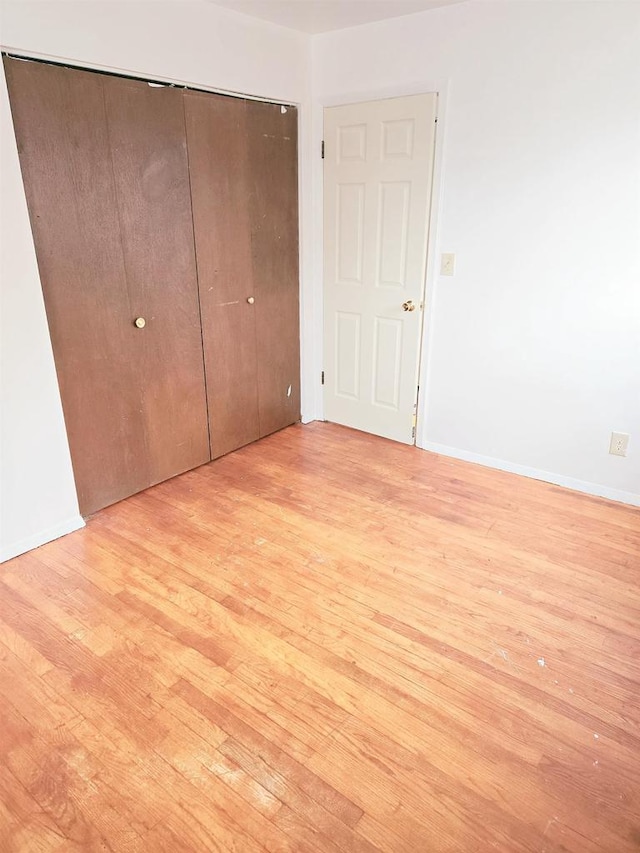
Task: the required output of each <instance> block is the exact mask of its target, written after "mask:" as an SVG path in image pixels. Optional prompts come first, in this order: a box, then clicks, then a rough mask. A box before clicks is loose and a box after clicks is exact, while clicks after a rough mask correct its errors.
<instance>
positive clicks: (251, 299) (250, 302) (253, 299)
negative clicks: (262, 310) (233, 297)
mask: <svg viewBox="0 0 640 853" xmlns="http://www.w3.org/2000/svg"><path fill="white" fill-rule="evenodd" d="M255 301H256V300H255V297H253V296H248V297H247V302H248V303H249V305H253V303H254V302H255Z"/></svg>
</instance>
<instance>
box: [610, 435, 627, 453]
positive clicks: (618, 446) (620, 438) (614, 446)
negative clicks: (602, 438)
mask: <svg viewBox="0 0 640 853" xmlns="http://www.w3.org/2000/svg"><path fill="white" fill-rule="evenodd" d="M628 447H629V436H628V435H627V433H626V432H612V433H611V443H610V444H609V453H610V454H611V455H612V456H626V455H627V448H628Z"/></svg>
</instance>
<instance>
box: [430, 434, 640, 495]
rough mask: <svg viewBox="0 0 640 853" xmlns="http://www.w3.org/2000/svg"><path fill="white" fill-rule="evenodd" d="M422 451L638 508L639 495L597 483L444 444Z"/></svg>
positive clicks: (431, 443) (431, 444)
mask: <svg viewBox="0 0 640 853" xmlns="http://www.w3.org/2000/svg"><path fill="white" fill-rule="evenodd" d="M419 446H420V448H421V449H422V450H429V451H431V452H432V453H439V454H440V455H441V456H451V457H453V458H454V459H462V460H464V461H465V462H475V463H477V464H478V465H484V466H485V467H487V468H497V469H498V470H499V471H508V472H509V473H510V474H520V475H521V476H523V477H531V479H532V480H543V481H544V482H545V483H553V485H554V486H564V488H565V489H573V490H574V491H575V492H584V494H587V495H595V496H596V497H598V498H608V500H610V501H618V502H619V503H623V504H630V505H631V506H640V495H636V494H634V493H633V492H625V491H623V490H622V489H610V488H609V487H608V486H601V485H599V484H598V483H589V482H587V481H585V480H574V479H573V478H572V477H565V476H563V475H562V474H552V473H551V472H550V471H539V470H538V469H537V468H528V467H527V466H526V465H517V464H516V463H515V462H505V461H504V460H503V459H494V458H493V457H492V456H481V455H480V454H479V453H471V452H470V451H468V450H458V448H457V447H449V446H448V445H446V444H435V443H434V442H432V441H425V442H424V443H423V444H421V445H419Z"/></svg>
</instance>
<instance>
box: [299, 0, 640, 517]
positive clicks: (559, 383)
mask: <svg viewBox="0 0 640 853" xmlns="http://www.w3.org/2000/svg"><path fill="white" fill-rule="evenodd" d="M313 53H314V58H313V66H314V82H313V92H314V97H315V102H316V107H315V109H316V113H315V125H314V133H315V135H316V138H318V137H319V134H320V133H321V124H320V121H321V118H320V116H321V107H322V106H323V105H333V104H337V103H346V102H349V101H358V100H366V99H368V98H375V97H382V96H392V95H400V94H406V93H412V92H418V91H436V90H439V91H441V92H442V93H443V98H442V99H441V100H442V101H443V110H442V114H441V121H440V123H439V129H438V137H439V142H438V145H439V151H438V162H437V170H438V177H439V194H438V198H437V199H436V201H437V204H438V206H439V209H438V211H437V231H436V235H435V250H436V252H442V251H446V252H455V254H456V275H455V277H453V278H440V279H439V278H438V277H437V275H435V273H434V272H432V274H431V275H430V277H429V280H428V294H427V297H428V301H429V334H428V341H427V343H428V346H427V348H426V354H425V364H424V368H425V370H424V371H423V378H422V391H421V398H422V412H421V421H420V433H419V440H420V443H421V446H425V447H427V448H429V449H434V450H438V451H440V452H444V453H448V454H450V455H455V456H461V457H463V458H470V459H475V460H477V461H483V462H486V463H488V464H493V465H496V466H498V467H504V468H507V469H510V470H516V471H520V472H521V473H528V474H531V475H533V476H539V477H542V478H544V479H549V480H551V481H553V482H559V483H563V484H565V485H570V486H574V487H576V488H581V489H583V490H585V491H589V492H593V493H595V494H603V495H606V496H610V497H613V498H616V499H619V500H626V501H629V502H631V503H640V61H639V57H640V4H639V3H637V2H635V1H634V2H628V3H627V2H553V0H550V2H514V0H508V2H491V0H483V2H465V3H461V4H460V5H454V6H450V7H448V8H443V9H437V10H433V11H429V12H426V13H423V14H420V15H413V16H410V17H404V18H398V19H395V20H391V21H386V22H380V23H378V24H371V25H367V26H364V27H358V28H353V29H350V30H344V31H340V32H335V33H328V34H324V35H322V36H318V37H316V38H315V39H314V42H313ZM314 186H315V191H316V192H318V191H319V187H320V186H321V167H320V165H319V164H318V165H316V167H315V172H314ZM315 229H316V231H315V233H316V235H317V236H316V240H318V241H319V240H320V239H321V238H320V235H321V221H320V219H319V218H316V223H315ZM434 254H435V253H434ZM435 260H437V257H435V258H434V257H432V259H431V261H432V263H433V262H434V261H435ZM431 269H432V270H434V269H435V266H432V267H431ZM320 280H321V275H320V271H318V272H317V281H318V282H320ZM319 287H320V285H319V284H318V288H319ZM316 292H317V291H316ZM611 430H616V431H620V432H627V433H630V434H631V443H630V448H629V454H628V457H627V458H626V459H621V458H617V457H613V456H610V455H608V442H609V434H610V432H611Z"/></svg>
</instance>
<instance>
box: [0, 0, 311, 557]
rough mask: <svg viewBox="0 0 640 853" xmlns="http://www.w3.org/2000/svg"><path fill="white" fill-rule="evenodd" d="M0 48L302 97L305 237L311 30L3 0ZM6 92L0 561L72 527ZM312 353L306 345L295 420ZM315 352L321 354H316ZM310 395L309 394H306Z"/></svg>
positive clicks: (72, 499)
mask: <svg viewBox="0 0 640 853" xmlns="http://www.w3.org/2000/svg"><path fill="white" fill-rule="evenodd" d="M1 11H2V15H1V19H0V22H1V26H2V29H1V32H0V40H1V43H2V46H3V49H4V50H9V51H12V50H13V51H16V52H18V53H26V54H30V55H33V56H38V57H41V58H47V57H48V58H52V59H57V60H65V61H69V62H72V63H77V64H80V65H85V66H87V67H98V68H103V69H107V70H114V71H124V72H128V73H134V74H140V75H142V76H149V77H152V78H158V79H163V80H175V81H178V82H183V83H190V84H194V85H200V86H205V87H209V88H215V89H219V90H224V91H229V92H238V93H243V94H248V95H254V96H258V97H264V98H270V99H273V100H282V101H288V102H292V103H298V104H300V105H301V113H300V114H301V126H300V150H301V152H302V154H303V156H302V158H301V163H300V176H301V184H302V192H301V227H302V231H303V237H304V235H305V234H310V233H311V228H310V226H309V222H310V216H311V205H310V195H309V192H308V191H307V189H306V188H307V187H310V183H311V182H310V179H309V168H310V167H309V161H308V157H307V156H306V152H309V151H310V148H311V145H310V120H309V115H308V113H309V111H308V103H309V96H310V88H309V87H310V78H309V73H308V67H309V37H308V36H305V35H302V34H299V33H295V32H293V31H291V30H286V29H283V28H280V27H275V26H272V25H270V24H266V23H263V22H258V21H254V20H253V19H251V18H247V17H245V16H243V15H238V14H236V13H234V12H230V11H228V10H223V9H219V8H218V7H215V6H213V5H211V4H209V3H206V2H179V1H177V2H168V3H162V2H160V3H155V2H154V3H149V2H126V3H122V2H120V3H118V2H57V0H49V1H48V2H40V3H38V2H29V0H22V2H4V3H3V4H2V9H1ZM0 89H1V93H2V106H3V110H2V116H1V120H2V125H1V128H0V130H1V134H2V136H1V141H2V156H3V159H2V174H3V186H2V202H3V208H2V209H3V226H4V227H3V229H2V233H1V235H0V240H1V243H0V263H1V268H2V286H1V293H2V303H3V304H2V309H3V310H2V323H3V325H2V339H1V352H0V357H1V360H2V389H1V391H2V424H1V426H2V458H1V467H0V482H1V488H2V492H1V495H2V522H3V525H2V545H1V547H0V559H7V558H8V557H10V556H13V555H15V554H16V553H20V552H21V551H24V550H27V549H28V548H30V547H35V546H36V545H39V544H41V543H42V542H45V541H48V540H49V539H51V538H54V537H55V536H58V535H61V534H62V533H64V532H67V531H68V530H70V529H74V528H75V527H77V526H78V525H80V524H81V523H82V522H81V519H80V518H79V516H78V507H77V502H76V494H75V487H74V484H73V479H72V474H71V467H70V460H69V452H68V445H67V441H66V433H65V432H64V425H63V422H62V416H61V407H60V399H59V392H58V387H57V381H56V377H55V370H54V366H53V359H52V355H51V347H50V341H49V334H48V328H47V324H46V319H45V315H44V305H43V301H42V293H41V289H40V284H39V279H38V274H37V268H36V264H35V255H34V250H33V243H32V238H31V231H30V228H29V223H28V219H27V212H26V203H25V198H24V190H23V188H22V182H21V178H20V173H19V164H18V159H17V152H16V149H15V141H14V137H13V129H12V125H11V119H10V115H9V112H8V108H7V105H6V86H5V83H4V77H3V79H2V80H1V81H0ZM312 266H313V253H312V251H311V245H310V244H309V242H308V241H306V240H305V239H304V238H303V240H302V257H301V273H302V294H301V295H302V317H301V319H302V332H303V338H304V340H307V341H310V340H312V338H313V321H312V308H311V300H310V298H309V296H308V290H309V286H310V282H311V270H312ZM313 357H314V356H313V354H312V355H311V357H309V354H308V351H307V348H304V349H303V353H302V370H303V389H302V390H303V402H302V405H303V417H304V418H305V419H309V418H312V417H313V411H312V407H313V400H312V399H311V398H310V393H311V395H312V394H313V392H314V391H315V386H316V385H317V383H315V382H314V383H312V382H311V381H309V379H308V378H307V377H308V376H309V374H310V371H313V372H314V373H315V368H314V367H313V366H312V365H313V361H312V359H313ZM316 358H317V357H316ZM310 399H311V402H310Z"/></svg>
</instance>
